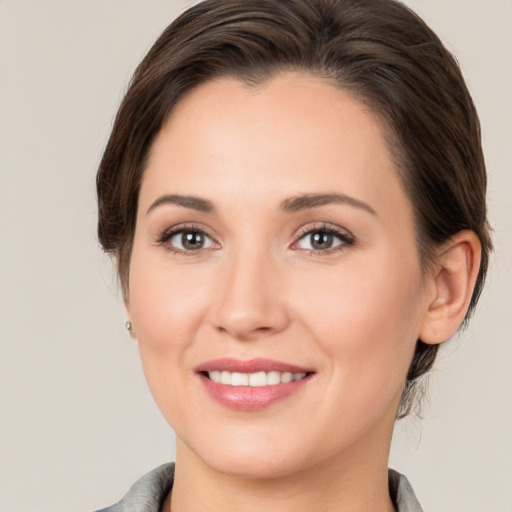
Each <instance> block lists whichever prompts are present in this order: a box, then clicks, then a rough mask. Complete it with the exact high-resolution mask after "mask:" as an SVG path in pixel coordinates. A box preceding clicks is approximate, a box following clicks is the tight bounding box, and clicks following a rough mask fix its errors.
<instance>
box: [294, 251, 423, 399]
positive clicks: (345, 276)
mask: <svg viewBox="0 0 512 512" xmlns="http://www.w3.org/2000/svg"><path fill="white" fill-rule="evenodd" d="M367 263H368V264H367V265H366V264H362V265H360V266H357V267H356V266H350V268H349V266H347V268H346V269H341V270H340V271H339V272H337V273H325V274H324V275H322V272H318V274H317V275H315V276H314V279H313V282H315V286H316V287H317V289H318V290H321V292H319V293H311V290H310V291H309V294H306V293H305V290H304V291H303V293H302V295H303V296H304V297H307V300H306V299H304V300H303V310H302V311H303V314H302V315H301V316H302V318H303V319H304V321H305V322H306V323H307V326H308V330H310V331H311V332H313V333H314V337H315V339H316V341H317V344H318V345H319V346H320V347H321V349H322V351H323V352H324V353H325V354H326V355H327V356H328V357H327V358H326V360H327V361H329V363H330V365H331V368H330V371H331V373H332V375H333V378H334V381H333V382H335V383H336V385H335V386H334V387H333V390H335V388H338V389H343V390H345V391H346V392H347V395H348V397H350V398H349V399H350V400H351V401H352V404H353V405H354V406H357V407H361V408H365V407H367V406H368V404H369V403H377V402H380V403H386V401H389V400H390V399H392V398H393V397H395V396H396V395H397V394H401V390H402V386H403V383H404V379H405V377H406V374H407V371H408V368H409V365H410V362H411V360H412V356H413V353H414V348H415V345H416V341H417V339H418V333H419V328H420V323H421V316H422V282H421V275H420V272H419V269H418V267H417V265H416V262H415V261H412V262H410V264H408V263H407V262H403V261H402V262H401V264H400V265H398V264H396V262H395V261H394V260H392V259H390V260H389V261H387V262H386V260H385V259H384V258H382V259H379V258H376V259H373V261H372V262H371V264H370V262H367Z"/></svg>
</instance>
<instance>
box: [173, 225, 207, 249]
mask: <svg viewBox="0 0 512 512" xmlns="http://www.w3.org/2000/svg"><path fill="white" fill-rule="evenodd" d="M169 243H170V245H172V246H173V247H174V248H175V249H178V250H180V251H198V250H200V249H209V248H210V247H213V246H214V242H213V240H212V239H211V238H210V237H209V236H208V235H206V234H205V233H202V232H201V231H194V230H182V231H178V232H176V233H174V234H173V235H172V236H171V237H170V238H169Z"/></svg>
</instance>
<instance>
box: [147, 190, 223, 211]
mask: <svg viewBox="0 0 512 512" xmlns="http://www.w3.org/2000/svg"><path fill="white" fill-rule="evenodd" d="M163 204H175V205H178V206H183V207H184V208H191V209H192V210H197V211H199V212H203V213H215V207H214V206H213V203H211V202H210V201H208V200H206V199H202V198H200V197H196V196H182V195H179V194H166V195H163V196H160V197H159V198H157V199H156V200H155V201H154V202H153V203H152V204H151V206H150V207H149V208H148V211H147V212H146V215H147V214H148V213H149V212H151V211H152V210H154V209H155V208H157V207H159V206H162V205H163Z"/></svg>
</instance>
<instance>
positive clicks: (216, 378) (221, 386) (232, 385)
mask: <svg viewBox="0 0 512 512" xmlns="http://www.w3.org/2000/svg"><path fill="white" fill-rule="evenodd" d="M195 370H196V372H197V374H198V376H199V378H200V379H201V382H202V384H203V385H204V387H205V389H206V391H207V392H208V394H209V395H210V396H211V397H212V398H213V399H215V400H216V401H217V402H219V403H220V404H222V405H224V406H226V407H229V408H231V409H235V410H240V411H257V410H261V409H263V408H265V407H268V406H270V405H272V404H274V403H275V402H277V401H279V400H282V399H285V398H287V397H290V396H292V395H294V394H295V393H297V392H299V391H300V390H301V389H302V388H303V387H304V386H305V385H306V384H307V383H308V382H309V381H310V379H311V376H312V375H313V374H314V371H313V370H311V369H310V368H304V367H301V366H297V365H292V364H288V363H284V362H281V361H274V360H270V359H251V360H249V361H242V360H239V359H233V358H222V359H215V360H212V361H208V362H206V363H203V364H201V365H200V366H198V367H197V368H196V369H195Z"/></svg>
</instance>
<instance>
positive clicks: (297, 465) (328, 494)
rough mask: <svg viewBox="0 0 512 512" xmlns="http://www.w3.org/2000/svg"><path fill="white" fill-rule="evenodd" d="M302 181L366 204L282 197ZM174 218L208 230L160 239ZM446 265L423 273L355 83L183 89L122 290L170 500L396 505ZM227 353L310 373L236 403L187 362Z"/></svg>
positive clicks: (145, 197)
mask: <svg viewBox="0 0 512 512" xmlns="http://www.w3.org/2000/svg"><path fill="white" fill-rule="evenodd" d="M166 194H172V195H183V196H187V197H188V196H194V197H198V198H202V199H204V200H207V201H209V202H210V203H211V205H213V207H214V208H215V212H207V211H199V210H197V209H195V208H191V207H190V206H191V205H190V204H189V205H188V206H187V205H178V204H173V203H170V202H161V204H158V205H156V206H153V208H151V205H154V204H155V201H157V200H158V199H159V198H161V197H162V196H164V195H166ZM307 194H340V195H344V196H348V197H350V198H351V199H355V200H357V201H358V202H364V204H365V205H366V206H367V207H368V208H367V207H366V206H362V205H361V204H360V203H357V202H354V201H349V202H347V201H345V202H334V203H329V204H322V205H320V206H314V207H308V208H306V209H300V210H297V211H283V208H282V205H283V202H286V201H288V202H289V201H290V200H292V199H293V198H295V197H297V196H301V195H307ZM148 210H149V212H148ZM180 226H181V227H184V228H186V229H188V230H194V229H197V228H199V229H201V230H203V231H204V232H206V233H207V235H208V237H207V238H205V240H206V244H205V246H204V247H203V248H202V249H200V250H196V251H190V250H189V251H188V253H187V250H186V249H185V248H183V246H180V241H181V236H179V235H177V236H174V238H168V239H167V240H166V241H162V234H163V233H166V232H168V231H169V230H170V229H171V228H176V229H179V227H180ZM325 226H328V227H329V228H331V229H335V230H338V232H339V233H340V238H337V236H336V237H335V238H334V239H333V240H334V247H333V248H332V249H330V250H328V251H327V250H317V251H316V252H313V251H311V249H310V247H311V245H310V244H311V238H310V236H309V235H308V234H306V235H305V233H306V232H308V231H309V232H310V231H311V230H314V229H316V230H317V232H318V231H320V232H321V231H322V230H323V229H324V227H325ZM346 237H348V239H347V238H346ZM347 240H348V241H347ZM459 242H460V241H459ZM457 247H462V249H461V250H460V251H459V252H461V257H460V258H458V259H457V258H456V257H455V260H456V261H457V262H459V261H461V260H464V258H466V260H467V254H468V250H467V247H470V248H471V245H470V244H468V242H467V237H466V238H465V239H463V240H462V242H460V243H458V245H457ZM473 253H474V251H473ZM473 253H471V251H470V254H473ZM446 268H448V267H446ZM443 272H444V273H443ZM466 274H467V275H473V274H475V272H474V266H473V267H471V268H470V270H469V271H467V272H466ZM440 275H441V277H439V276H440ZM449 275H451V274H449V273H448V271H442V272H441V271H440V272H438V274H435V273H432V275H430V274H428V275H425V272H424V271H423V270H422V268H421V265H420V262H419V258H418V251H417V247H416V242H415V232H414V222H413V211H412V205H411V203H410V200H409V199H408V197H407V196H406V194H405V192H404V190H403V188H402V186H401V184H400V181H399V178H398V174H397V171H396V169H395V166H394V164H393V159H392V155H391V154H390V152H389V149H388V146H387V145H386V141H385V138H384V135H383V130H382V126H381V123H380V122H379V119H378V118H377V117H376V116H375V115H374V114H373V113H372V112H370V111H369V110H368V108H367V107H365V106H364V105H363V104H361V103H360V102H358V101H356V100H355V99H353V98H352V97H351V96H350V95H349V94H348V93H347V92H345V91H342V90H340V89H337V88H335V87H334V86H333V85H331V84H330V83H328V82H325V81H322V80H320V79H318V78H315V77H311V76H308V75H305V74H297V73H287V74H281V75H278V76H276V77H273V78H272V79H270V80H269V81H267V82H265V83H264V84H262V85H261V86H258V87H257V88H255V87H251V88H250V87H248V86H246V85H244V84H242V83H241V82H239V81H236V80H234V79H228V78H223V79H218V80H216V81H212V82H208V83H206V84H204V85H202V86H200V87H198V88H197V89H195V90H193V91H192V92H190V93H189V94H188V95H187V96H185V98H183V99H182V100H181V102H180V103H179V104H178V105H177V107H176V108H175V110H174V111H173V113H172V115H171V116H170V117H169V119H168V120H167V122H166V124H165V125H164V127H163V128H162V130H161V132H160V133H159V135H158V137H157V138H156V140H155V142H154V144H153V147H152V150H151V154H150V158H149V162H148V166H147V169H146V171H145V174H144V177H143V181H142V186H141V191H140V197H139V208H138V216H137V222H136V230H135V239H134V245H133V252H132V259H131V264H130V275H129V291H128V294H127V296H126V298H125V301H126V307H127V312H128V317H129V319H130V321H131V322H132V324H133V326H134V331H135V333H136V337H137V339H138V341H139V346H140V354H141V359H142V364H143V367H144V371H145V374H146V378H147V381H148V384H149V386H150V389H151V391H152V393H153V395H154V397H155V400H156V402H157V404H158V405H159V407H160V409H161V410H162V413H163V414H164V416H165V418H166V419H167V421H168V422H169V423H170V424H171V425H172V427H173V429H174V431H175V432H176V436H177V458H176V461H177V465H176V468H177V470H176V480H175V486H174V489H173V493H172V497H171V496H170V497H169V498H168V500H167V501H166V504H165V505H164V509H165V510H169V509H170V507H171V505H172V510H173V512H184V511H195V510H204V511H208V510H224V511H229V510H237V511H252V510H258V511H260V510H261V509H262V508H263V509H267V510H274V511H282V512H284V511H291V510H293V511H294V512H297V511H299V512H300V511H304V512H305V511H311V510H316V511H330V510H337V511H339V510H343V511H345V512H350V511H352V512H355V511H363V510H364V511H365V512H384V511H387V512H389V511H392V510H394V509H393V506H392V503H391V500H390V498H389V495H388V489H387V460H388V455H389V446H390V442H391V435H392V430H393V424H394V419H395V414H396V410H397V407H398V403H399V400H400V396H401V393H402V389H403V385H404V382H405V377H406V374H407V370H408V367H409V364H410V362H411V359H412V356H413V352H414V347H415V343H416V340H417V339H418V337H419V336H420V335H421V334H425V335H426V337H428V336H427V335H428V334H430V338H429V341H430V342H439V341H442V339H441V338H443V337H444V336H445V335H446V333H445V331H443V330H442V328H443V327H444V326H445V324H446V321H445V322H444V323H443V322H442V321H441V320H439V318H446V316H447V315H446V310H444V311H445V317H443V316H442V315H441V314H440V313H439V308H443V307H445V306H446V305H447V304H449V303H450V298H451V295H449V292H450V291H452V290H453V286H452V285H451V284H450V281H449V279H448V278H447V276H449ZM439 283H442V284H446V283H448V284H446V286H444V288H442V287H440V286H438V285H439ZM441 288H442V289H443V291H444V292H446V293H447V295H446V297H444V298H443V297H439V289H441ZM458 295H460V293H459V294H458ZM463 295H464V294H463ZM467 295H468V292H465V295H464V296H467ZM469 295H470V293H469ZM463 309H464V306H462V307H461V311H462V310H463ZM434 310H435V312H436V313H439V314H438V315H437V317H436V316H435V315H433V313H432V312H433V311H434ZM461 314H462V316H461V318H460V320H462V318H463V313H460V314H459V316H460V315H461ZM450 318H451V317H450ZM436 319H437V322H438V323H437V324H435V321H436ZM455 323H456V322H455V320H454V322H453V325H454V326H455ZM459 323H460V322H459ZM457 326H458V325H457ZM434 331H435V333H434ZM445 339H446V338H445ZM219 357H235V358H238V359H243V360H246V359H252V358H269V359H275V360H279V361H285V362H287V363H291V364H295V365H299V366H303V367H308V368H312V369H314V371H315V374H314V376H313V377H312V378H311V379H310V381H309V382H308V384H307V385H306V386H304V388H303V389H302V390H301V391H300V392H298V393H296V394H294V395H292V396H290V397H287V398H286V399H284V400H281V401H280V402H277V403H275V404H273V405H272V406H270V407H268V408H265V409H263V410H260V411H253V412H247V411H235V410H232V409H229V408H226V407H225V406H222V405H220V404H219V403H217V402H216V401H214V400H213V399H212V398H211V397H210V396H209V395H208V394H207V393H206V392H205V391H204V389H203V386H202V385H201V382H200V380H199V379H198V376H197V374H196V372H195V371H194V368H195V367H197V366H198V365H199V364H201V363H204V362H205V361H208V360H211V359H216V358H219Z"/></svg>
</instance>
